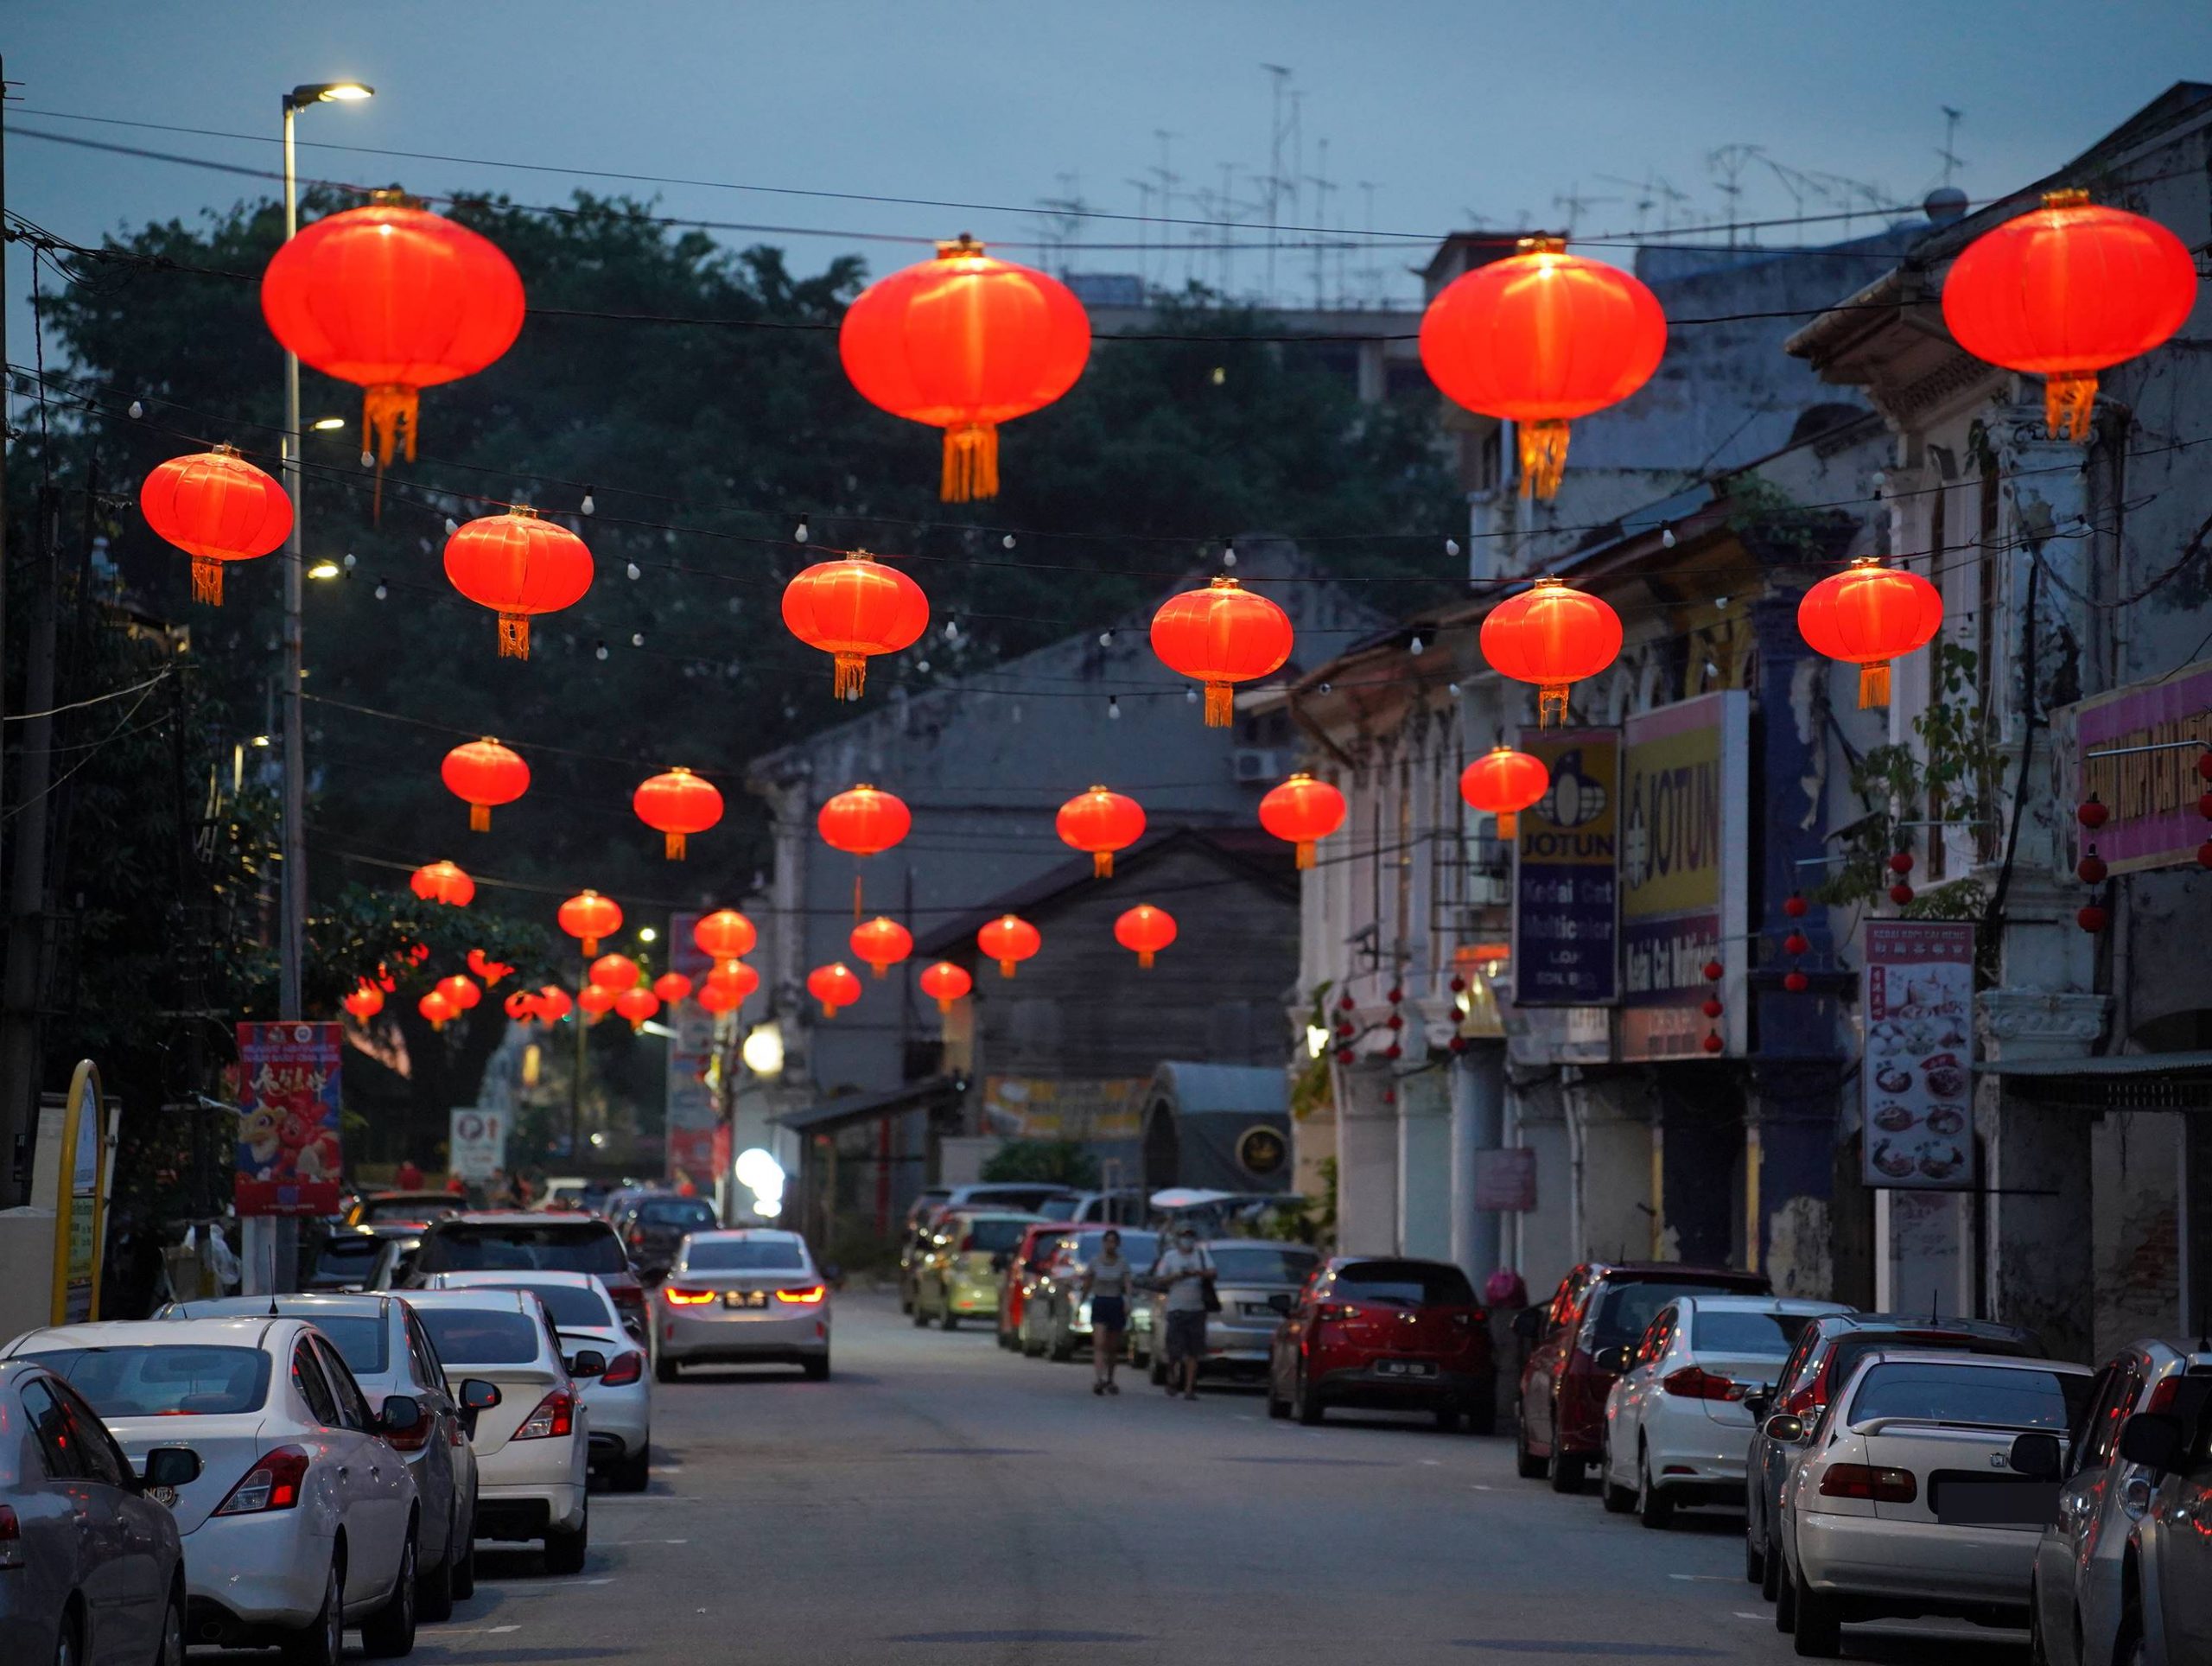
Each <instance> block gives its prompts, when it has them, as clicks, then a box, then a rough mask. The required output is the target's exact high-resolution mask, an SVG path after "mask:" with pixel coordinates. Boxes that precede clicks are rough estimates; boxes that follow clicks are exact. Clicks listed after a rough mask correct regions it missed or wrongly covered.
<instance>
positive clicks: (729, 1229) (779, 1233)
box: [683, 1226, 806, 1248]
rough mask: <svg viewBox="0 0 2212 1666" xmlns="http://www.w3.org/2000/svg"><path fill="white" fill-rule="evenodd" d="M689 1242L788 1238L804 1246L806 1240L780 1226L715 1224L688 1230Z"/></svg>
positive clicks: (731, 1241) (686, 1235)
mask: <svg viewBox="0 0 2212 1666" xmlns="http://www.w3.org/2000/svg"><path fill="white" fill-rule="evenodd" d="M683 1237H684V1242H686V1243H738V1242H740V1241H741V1240H743V1239H746V1238H769V1239H776V1240H787V1241H789V1242H791V1243H796V1244H798V1245H800V1246H801V1247H802V1248H803V1247H804V1245H805V1243H806V1240H805V1239H804V1238H803V1237H800V1236H799V1235H798V1233H796V1232H793V1231H791V1230H787V1229H785V1228H784V1227H780V1226H715V1227H710V1228H709V1229H708V1230H706V1231H703V1232H686V1233H685V1234H684V1235H683Z"/></svg>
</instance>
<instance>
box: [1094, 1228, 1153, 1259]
mask: <svg viewBox="0 0 2212 1666" xmlns="http://www.w3.org/2000/svg"><path fill="white" fill-rule="evenodd" d="M1105 1252H1106V1234H1105V1233H1104V1231H1103V1230H1101V1231H1096V1232H1085V1233H1084V1234H1083V1235H1082V1236H1081V1237H1078V1238H1077V1239H1076V1241H1075V1250H1074V1254H1075V1258H1076V1259H1077V1261H1081V1262H1093V1261H1096V1260H1097V1259H1098V1257H1099V1256H1102V1255H1103V1254H1104V1253H1105ZM1159 1259H1160V1234H1159V1233H1157V1232H1123V1233H1122V1260H1123V1261H1131V1262H1135V1263H1136V1264H1137V1265H1138V1266H1139V1267H1149V1266H1151V1265H1152V1263H1153V1262H1155V1261H1158V1260H1159Z"/></svg>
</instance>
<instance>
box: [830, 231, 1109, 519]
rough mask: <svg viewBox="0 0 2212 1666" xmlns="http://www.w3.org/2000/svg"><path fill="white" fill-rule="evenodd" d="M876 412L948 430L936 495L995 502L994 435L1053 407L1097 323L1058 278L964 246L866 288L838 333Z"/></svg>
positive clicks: (943, 247)
mask: <svg viewBox="0 0 2212 1666" xmlns="http://www.w3.org/2000/svg"><path fill="white" fill-rule="evenodd" d="M837 353H838V356H839V357H840V358H842V359H843V360H844V361H845V374H846V375H848V376H849V377H850V378H852V382H853V385H854V386H855V388H857V389H858V390H859V391H860V394H861V397H862V398H864V399H866V400H867V401H868V403H869V404H874V405H880V406H881V407H882V408H883V409H884V410H887V411H889V412H890V413H891V414H892V415H893V416H894V417H906V418H908V419H909V420H910V421H912V422H917V423H928V424H929V425H930V426H931V427H932V428H941V429H944V476H943V480H942V483H941V485H940V486H939V488H938V490H939V495H940V496H941V497H942V498H943V499H944V501H945V502H947V503H966V502H968V501H969V499H972V498H995V497H996V496H998V494H999V436H998V424H999V423H1004V422H1010V421H1012V420H1013V419H1014V417H1023V416H1027V414H1028V413H1029V412H1031V411H1033V410H1039V409H1040V408H1041V407H1043V406H1046V405H1049V404H1052V401H1054V400H1055V399H1057V398H1058V397H1060V396H1061V395H1062V394H1064V393H1065V392H1066V391H1068V390H1069V389H1070V388H1071V387H1073V386H1074V385H1075V381H1076V378H1077V377H1078V376H1080V375H1082V374H1083V366H1084V360H1085V359H1089V358H1090V315H1088V314H1086V313H1085V312H1084V309H1083V302H1080V301H1078V300H1077V299H1076V298H1075V295H1074V292H1073V291H1072V290H1071V289H1069V288H1068V287H1067V285H1066V284H1065V283H1061V282H1060V281H1059V280H1058V279H1057V278H1054V277H1047V276H1046V274H1044V273H1043V272H1039V271H1032V270H1030V269H1029V268H1028V267H1027V266H1017V265H1015V264H1014V263H1013V262H1011V261H1006V260H994V259H992V258H990V257H989V256H988V255H987V254H985V253H984V252H983V245H982V244H980V243H978V242H976V240H975V239H974V238H969V237H967V236H965V235H963V236H962V237H960V238H957V239H955V240H954V241H953V242H950V243H940V244H938V245H937V258H936V259H934V260H925V261H923V262H922V263H921V264H918V265H914V266H909V267H907V268H906V270H904V271H898V272H893V273H892V274H891V275H890V276H889V277H885V278H881V279H880V280H878V281H877V282H876V283H872V284H870V285H869V286H868V288H867V289H865V290H863V291H862V292H861V296H860V298H859V299H858V300H857V301H855V302H853V304H852V305H851V306H850V307H849V308H846V309H845V321H844V323H843V325H842V327H840V328H839V330H838V333H837Z"/></svg>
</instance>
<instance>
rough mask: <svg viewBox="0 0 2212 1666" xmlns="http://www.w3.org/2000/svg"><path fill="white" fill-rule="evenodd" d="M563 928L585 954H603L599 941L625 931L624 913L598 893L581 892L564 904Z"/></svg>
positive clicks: (560, 917)
mask: <svg viewBox="0 0 2212 1666" xmlns="http://www.w3.org/2000/svg"><path fill="white" fill-rule="evenodd" d="M557 918H558V919H559V920H560V922H561V929H562V930H563V931H564V932H567V933H568V934H569V936H570V937H572V938H576V939H577V941H578V942H579V944H581V945H582V949H583V952H584V953H586V954H588V955H595V954H597V953H598V952H599V940H600V938H603V937H613V935H614V934H615V933H616V932H619V931H620V930H621V929H622V910H621V909H620V907H618V906H616V904H615V901H614V899H613V898H612V897H602V896H601V895H600V894H599V893H598V892H596V891H580V892H578V893H576V894H575V896H573V897H570V898H569V900H567V901H566V902H564V903H563V904H562V905H561V912H560V913H559V915H558V916H557Z"/></svg>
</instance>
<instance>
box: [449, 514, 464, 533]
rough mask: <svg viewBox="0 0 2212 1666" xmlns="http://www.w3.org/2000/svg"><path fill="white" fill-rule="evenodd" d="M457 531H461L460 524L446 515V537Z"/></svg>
mask: <svg viewBox="0 0 2212 1666" xmlns="http://www.w3.org/2000/svg"><path fill="white" fill-rule="evenodd" d="M458 531H461V523H460V522H459V521H457V520H455V519H454V518H453V517H452V516H451V515H448V516H447V517H446V536H447V537H452V536H453V535H454V533H456V532H458Z"/></svg>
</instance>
